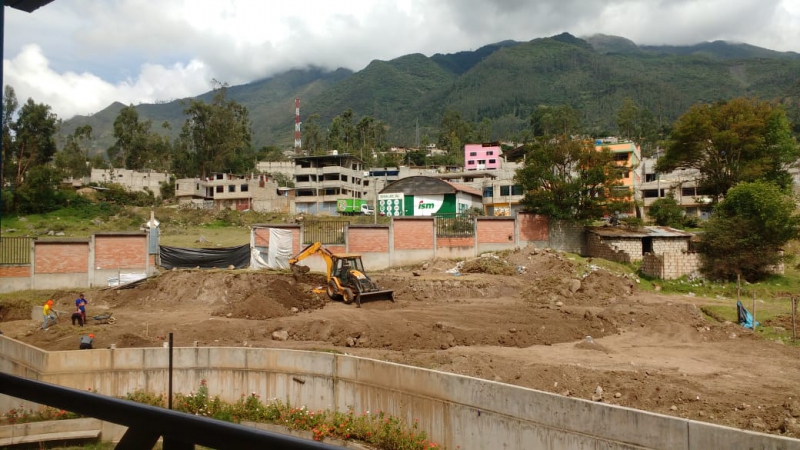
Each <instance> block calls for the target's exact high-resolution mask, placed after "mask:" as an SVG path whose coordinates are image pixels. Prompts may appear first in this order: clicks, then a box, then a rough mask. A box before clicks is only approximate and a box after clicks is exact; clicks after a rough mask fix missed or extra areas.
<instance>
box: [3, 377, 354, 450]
mask: <svg viewBox="0 0 800 450" xmlns="http://www.w3.org/2000/svg"><path fill="white" fill-rule="evenodd" d="M0 394H5V395H8V396H11V397H16V398H20V399H24V400H28V401H32V402H36V403H39V404H42V405H49V406H52V407H55V408H59V409H64V410H67V411H72V412H74V413H77V414H81V415H83V416H88V417H95V418H97V419H100V420H103V421H106V422H112V423H116V424H120V425H124V426H127V427H128V431H126V432H125V434H124V435H123V437H122V439H121V440H120V441H119V443H118V444H117V446H116V449H117V450H142V449H152V448H153V447H154V446H155V444H156V442H157V441H158V439H159V438H160V437H163V438H164V441H163V448H164V450H184V449H194V446H195V445H202V446H205V447H210V448H215V449H223V450H225V449H231V450H234V449H236V450H238V449H248V448H259V449H261V448H263V449H286V450H294V449H297V450H306V449H309V450H310V449H329V450H333V449H338V448H341V447H336V446H333V445H329V444H323V443H321V442H315V441H311V440H306V439H300V438H296V437H293V436H287V435H283V434H279V433H273V432H269V431H264V430H259V429H257V428H251V427H246V426H244V425H238V424H234V423H229V422H224V421H220V420H214V419H210V418H207V417H200V416H194V415H191V414H186V413H182V412H177V411H171V410H169V409H164V408H158V407H155V406H149V405H144V404H141V403H136V402H132V401H128V400H122V399H118V398H114V397H106V396H103V395H99V394H95V393H92V392H86V391H80V390H77V389H71V388H66V387H63V386H57V385H53V384H49V383H43V382H41V381H35V380H29V379H26V378H20V377H17V376H14V375H9V374H6V373H0Z"/></svg>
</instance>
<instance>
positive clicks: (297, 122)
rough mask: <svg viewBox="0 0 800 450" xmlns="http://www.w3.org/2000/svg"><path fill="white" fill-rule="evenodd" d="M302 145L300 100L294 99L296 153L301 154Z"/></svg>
mask: <svg viewBox="0 0 800 450" xmlns="http://www.w3.org/2000/svg"><path fill="white" fill-rule="evenodd" d="M301 148H302V145H301V143H300V99H299V98H296V99H294V152H295V153H296V154H299V153H300V149H301Z"/></svg>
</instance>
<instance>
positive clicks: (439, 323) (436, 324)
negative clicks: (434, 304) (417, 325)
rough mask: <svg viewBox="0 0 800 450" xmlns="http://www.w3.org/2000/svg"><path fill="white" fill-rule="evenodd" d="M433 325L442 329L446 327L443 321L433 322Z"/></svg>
mask: <svg viewBox="0 0 800 450" xmlns="http://www.w3.org/2000/svg"><path fill="white" fill-rule="evenodd" d="M433 326H435V327H436V328H438V329H440V330H443V329H444V323H442V322H436V323H435V324H433Z"/></svg>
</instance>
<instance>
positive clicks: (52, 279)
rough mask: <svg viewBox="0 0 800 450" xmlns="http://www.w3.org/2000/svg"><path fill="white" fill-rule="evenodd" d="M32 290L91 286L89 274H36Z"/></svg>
mask: <svg viewBox="0 0 800 450" xmlns="http://www.w3.org/2000/svg"><path fill="white" fill-rule="evenodd" d="M34 280H35V281H34V284H33V286H31V288H32V289H69V288H73V287H80V286H89V275H88V274H87V273H85V272H84V273H45V274H41V273H39V274H36V277H35V278H34Z"/></svg>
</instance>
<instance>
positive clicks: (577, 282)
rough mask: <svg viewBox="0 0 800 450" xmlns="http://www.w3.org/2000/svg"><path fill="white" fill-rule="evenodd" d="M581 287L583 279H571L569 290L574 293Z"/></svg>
mask: <svg viewBox="0 0 800 450" xmlns="http://www.w3.org/2000/svg"><path fill="white" fill-rule="evenodd" d="M580 289H581V280H569V290H570V292H572V293H573V294H574V293H575V292H578V291H579V290H580Z"/></svg>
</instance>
